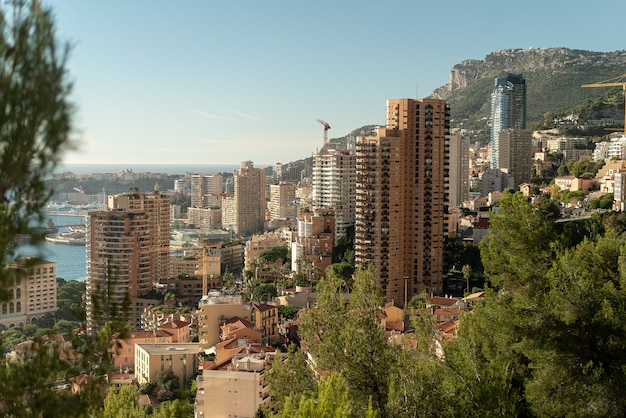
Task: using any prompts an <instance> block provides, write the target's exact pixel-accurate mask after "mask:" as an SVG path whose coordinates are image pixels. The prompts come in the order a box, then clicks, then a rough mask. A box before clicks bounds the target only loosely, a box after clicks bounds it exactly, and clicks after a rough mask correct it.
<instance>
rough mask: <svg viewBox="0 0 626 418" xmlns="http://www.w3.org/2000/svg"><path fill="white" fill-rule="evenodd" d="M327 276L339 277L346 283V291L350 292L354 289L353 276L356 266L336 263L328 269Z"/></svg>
mask: <svg viewBox="0 0 626 418" xmlns="http://www.w3.org/2000/svg"><path fill="white" fill-rule="evenodd" d="M326 273H327V274H332V275H334V276H336V277H339V278H340V279H341V280H343V282H344V290H345V291H346V292H349V291H350V289H352V281H353V280H352V274H354V266H353V265H352V264H350V263H348V262H346V261H342V262H340V263H334V264H331V265H330V266H328V268H327V269H326Z"/></svg>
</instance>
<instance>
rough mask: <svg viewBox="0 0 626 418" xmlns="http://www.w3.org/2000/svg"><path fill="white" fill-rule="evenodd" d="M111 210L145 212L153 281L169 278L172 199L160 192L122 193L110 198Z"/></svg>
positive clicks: (108, 202) (108, 203)
mask: <svg viewBox="0 0 626 418" xmlns="http://www.w3.org/2000/svg"><path fill="white" fill-rule="evenodd" d="M107 199H108V201H107V206H108V208H109V210H125V211H129V212H132V211H143V212H145V214H146V215H147V216H148V226H149V229H150V241H151V243H150V245H151V247H152V249H151V252H150V259H151V268H152V272H153V277H152V281H153V283H158V281H159V280H161V279H167V278H168V277H169V263H170V232H171V228H170V198H169V196H166V195H164V194H161V193H159V192H153V193H122V194H117V195H114V196H108V198H107Z"/></svg>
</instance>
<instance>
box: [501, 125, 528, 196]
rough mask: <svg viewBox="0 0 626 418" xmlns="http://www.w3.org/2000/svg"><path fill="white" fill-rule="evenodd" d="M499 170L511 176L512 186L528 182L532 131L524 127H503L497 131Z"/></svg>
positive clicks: (516, 186) (515, 187) (515, 186)
mask: <svg viewBox="0 0 626 418" xmlns="http://www.w3.org/2000/svg"><path fill="white" fill-rule="evenodd" d="M499 142H500V147H499V149H498V154H499V156H498V161H499V164H500V165H499V168H500V170H506V171H507V172H508V173H509V174H511V175H512V176H513V188H514V189H518V188H519V186H520V184H524V183H529V182H530V176H531V174H532V169H533V152H532V142H533V133H532V131H529V130H526V129H511V128H507V129H503V130H501V131H500V133H499Z"/></svg>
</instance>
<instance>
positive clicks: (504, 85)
mask: <svg viewBox="0 0 626 418" xmlns="http://www.w3.org/2000/svg"><path fill="white" fill-rule="evenodd" d="M506 128H514V129H526V80H525V79H524V77H522V75H521V74H511V73H507V74H506V75H505V76H503V77H496V79H495V82H494V87H493V92H492V93H491V168H499V164H498V150H499V142H500V141H499V138H498V137H499V135H500V131H501V130H503V129H506Z"/></svg>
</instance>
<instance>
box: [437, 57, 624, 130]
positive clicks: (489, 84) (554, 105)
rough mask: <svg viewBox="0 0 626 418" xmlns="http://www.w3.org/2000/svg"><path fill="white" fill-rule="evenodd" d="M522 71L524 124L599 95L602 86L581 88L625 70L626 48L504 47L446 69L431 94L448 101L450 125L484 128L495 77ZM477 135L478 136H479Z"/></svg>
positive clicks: (603, 92) (620, 73)
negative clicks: (446, 76) (447, 76)
mask: <svg viewBox="0 0 626 418" xmlns="http://www.w3.org/2000/svg"><path fill="white" fill-rule="evenodd" d="M507 72H510V73H515V74H522V75H523V76H524V78H525V79H526V86H527V112H528V123H529V124H530V123H531V122H533V121H538V120H541V119H543V115H544V114H545V113H546V112H554V113H555V114H558V113H560V112H565V111H566V110H569V109H572V108H574V107H575V106H577V105H579V104H580V103H582V102H583V101H585V100H586V99H590V98H598V97H602V96H603V95H604V94H605V93H606V91H607V90H608V89H607V88H581V84H585V83H595V82H599V81H603V80H606V79H609V78H613V77H618V76H620V75H622V74H624V73H625V72H626V51H625V50H622V51H615V52H593V51H583V50H576V49H567V48H545V49H506V50H502V51H496V52H492V53H490V54H488V55H487V56H486V57H485V58H484V59H483V60H465V61H462V62H460V63H458V64H456V65H455V66H454V67H453V68H452V70H451V71H450V83H448V84H446V85H445V86H442V87H439V88H437V89H435V90H434V91H433V92H432V95H431V97H436V98H442V99H445V100H447V101H448V102H449V103H450V111H451V118H452V126H453V127H465V128H468V129H473V130H477V131H478V132H479V133H480V132H482V133H483V135H484V134H486V132H487V123H488V118H489V113H490V95H491V91H492V89H493V83H494V78H495V77H498V76H500V75H503V74H505V73H507ZM479 136H480V135H479Z"/></svg>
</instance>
